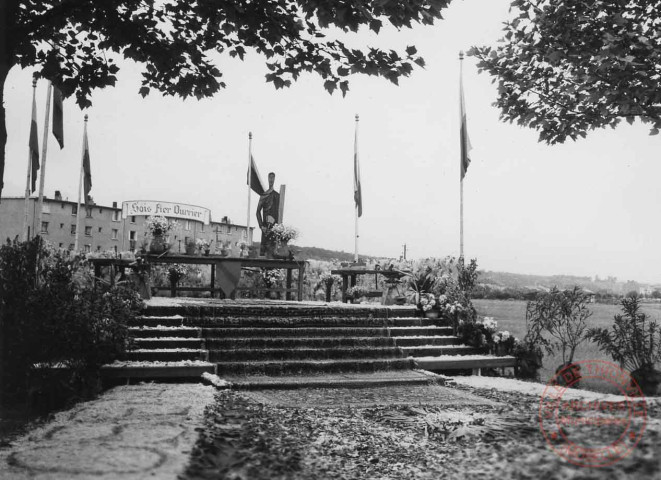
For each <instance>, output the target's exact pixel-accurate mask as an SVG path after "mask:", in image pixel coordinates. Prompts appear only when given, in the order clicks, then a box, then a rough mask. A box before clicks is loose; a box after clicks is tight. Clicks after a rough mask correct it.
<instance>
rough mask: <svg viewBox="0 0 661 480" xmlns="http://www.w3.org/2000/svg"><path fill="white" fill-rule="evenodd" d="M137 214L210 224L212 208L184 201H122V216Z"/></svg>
mask: <svg viewBox="0 0 661 480" xmlns="http://www.w3.org/2000/svg"><path fill="white" fill-rule="evenodd" d="M137 215H144V216H149V215H161V216H163V217H169V218H183V219H186V220H195V221H197V222H202V223H204V224H205V225H209V222H210V221H211V210H209V209H208V208H203V207H196V206H194V205H185V204H183V203H170V202H155V201H152V200H131V201H129V202H122V218H126V217H132V216H137Z"/></svg>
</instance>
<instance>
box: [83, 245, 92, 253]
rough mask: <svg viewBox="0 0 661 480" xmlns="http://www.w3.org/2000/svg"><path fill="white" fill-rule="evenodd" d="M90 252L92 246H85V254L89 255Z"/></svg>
mask: <svg viewBox="0 0 661 480" xmlns="http://www.w3.org/2000/svg"><path fill="white" fill-rule="evenodd" d="M91 251H92V245H85V253H90V252H91Z"/></svg>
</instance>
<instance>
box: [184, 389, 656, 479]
mask: <svg viewBox="0 0 661 480" xmlns="http://www.w3.org/2000/svg"><path fill="white" fill-rule="evenodd" d="M539 406H540V399H539V397H538V396H535V395H528V394H522V393H517V392H501V391H497V390H493V389H483V388H474V387H470V386H465V385H457V386H455V387H453V388H446V387H440V386H433V385H432V386H428V387H415V388H414V387H390V388H379V389H369V390H367V389H307V390H290V391H261V392H233V391H225V392H220V393H219V394H218V396H217V400H216V402H215V404H214V405H213V406H211V407H210V408H209V409H208V410H207V413H206V428H205V429H204V431H203V432H201V439H200V441H199V442H198V444H197V446H196V448H195V449H194V451H193V454H192V461H191V464H190V465H189V467H188V469H187V471H186V474H185V475H184V476H183V477H182V478H185V479H187V480H193V479H212V478H213V479H225V478H226V479H272V478H282V479H285V478H287V479H289V478H291V479H311V478H314V479H325V478H333V479H335V478H340V479H343V478H344V479H365V478H369V479H377V478H379V479H380V478H384V479H389V478H392V479H400V478H402V479H404V478H405V479H437V478H451V479H455V478H456V479H463V478H471V479H492V478H498V479H499V480H507V479H538V478H545V479H546V478H548V479H567V478H569V479H572V478H575V479H578V478H580V479H624V478H627V479H630V478H635V479H658V478H660V477H661V459H660V458H659V457H658V455H657V452H658V451H660V450H661V435H660V433H661V414H660V412H659V407H658V404H652V405H650V406H649V410H648V418H647V425H646V430H645V432H644V434H643V437H642V440H641V441H640V442H639V443H638V444H637V446H635V448H633V450H632V452H631V454H630V455H628V456H627V457H626V458H624V459H623V460H620V461H618V462H617V463H615V464H614V465H612V466H609V467H601V468H588V467H579V466H574V465H572V464H570V463H568V462H567V461H566V460H564V459H562V458H561V457H559V456H558V455H557V454H556V453H554V451H553V450H552V449H551V448H550V447H549V446H548V444H547V442H546V440H545V437H544V436H543V435H542V433H541V431H540V425H539V420H538V413H539ZM605 433H606V432H605V431H604V430H603V427H601V429H600V428H598V427H591V428H586V429H582V430H578V431H573V432H572V437H571V440H572V441H574V442H575V443H576V444H581V445H583V444H584V445H591V444H593V443H594V442H595V441H597V440H598V439H600V438H601V437H602V436H603V435H604V434H605ZM556 446H557V445H556Z"/></svg>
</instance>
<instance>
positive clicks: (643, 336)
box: [589, 296, 661, 372]
mask: <svg viewBox="0 0 661 480" xmlns="http://www.w3.org/2000/svg"><path fill="white" fill-rule="evenodd" d="M622 312H623V314H621V315H615V317H614V323H613V325H612V326H611V328H610V329H606V328H592V329H590V331H589V336H590V338H591V339H592V340H594V341H595V342H597V344H598V345H599V348H600V349H601V350H602V351H603V352H605V353H608V354H609V355H610V356H611V357H612V358H613V360H615V361H616V362H618V363H619V364H620V365H621V366H622V367H623V368H626V369H627V370H629V371H630V372H636V371H642V370H653V369H654V364H655V363H656V362H658V361H660V360H661V328H660V327H659V325H658V324H657V323H656V322H655V321H649V320H648V319H647V315H646V314H645V313H643V312H641V311H640V299H639V298H638V297H637V296H629V297H626V298H623V299H622Z"/></svg>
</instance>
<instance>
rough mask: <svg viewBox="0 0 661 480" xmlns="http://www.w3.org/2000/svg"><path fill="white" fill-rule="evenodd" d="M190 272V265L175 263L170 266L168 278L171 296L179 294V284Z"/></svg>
mask: <svg viewBox="0 0 661 480" xmlns="http://www.w3.org/2000/svg"><path fill="white" fill-rule="evenodd" d="M187 274H188V267H187V266H186V265H183V264H181V263H173V264H172V265H170V266H169V267H168V273H167V276H168V280H169V281H170V296H172V297H176V296H177V284H178V283H179V281H180V280H181V279H182V278H184V277H185V276H186V275H187Z"/></svg>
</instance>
